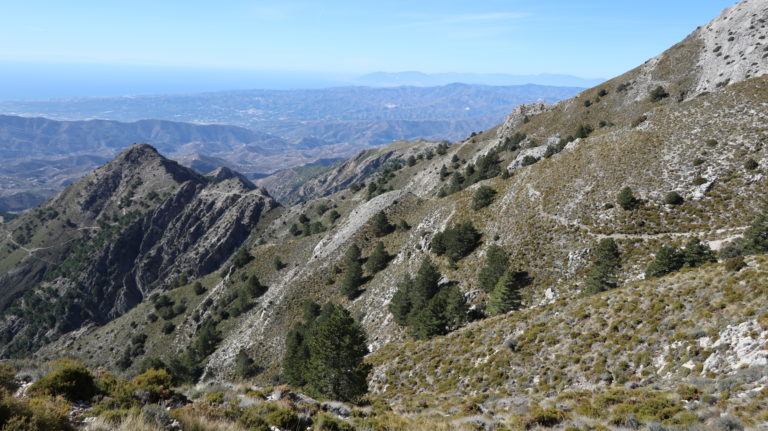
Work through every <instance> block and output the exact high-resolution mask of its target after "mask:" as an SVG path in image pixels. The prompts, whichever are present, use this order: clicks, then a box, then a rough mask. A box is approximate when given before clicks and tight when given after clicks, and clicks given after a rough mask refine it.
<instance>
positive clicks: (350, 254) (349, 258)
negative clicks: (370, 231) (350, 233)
mask: <svg viewBox="0 0 768 431" xmlns="http://www.w3.org/2000/svg"><path fill="white" fill-rule="evenodd" d="M359 261H360V247H358V246H357V245H356V244H352V245H351V246H349V248H348V249H347V253H346V254H345V255H344V263H346V264H349V263H350V262H359Z"/></svg>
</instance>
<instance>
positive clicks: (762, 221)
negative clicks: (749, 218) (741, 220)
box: [741, 206, 768, 254]
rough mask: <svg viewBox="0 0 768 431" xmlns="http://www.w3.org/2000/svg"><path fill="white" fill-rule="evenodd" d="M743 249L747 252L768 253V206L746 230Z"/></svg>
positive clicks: (742, 244)
mask: <svg viewBox="0 0 768 431" xmlns="http://www.w3.org/2000/svg"><path fill="white" fill-rule="evenodd" d="M741 249H742V251H743V252H744V253H745V254H763V253H768V206H766V207H765V209H764V210H763V212H762V214H760V215H759V216H757V218H756V219H755V221H754V222H752V225H751V226H750V227H749V228H748V229H747V230H746V231H745V232H744V239H743V240H742V243H741Z"/></svg>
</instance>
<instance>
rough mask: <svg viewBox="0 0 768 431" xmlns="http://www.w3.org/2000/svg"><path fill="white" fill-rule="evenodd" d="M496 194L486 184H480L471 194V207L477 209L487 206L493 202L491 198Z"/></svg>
mask: <svg viewBox="0 0 768 431" xmlns="http://www.w3.org/2000/svg"><path fill="white" fill-rule="evenodd" d="M495 196H496V190H494V189H492V188H490V187H488V186H480V187H478V189H477V191H475V194H474V196H472V209H473V210H475V211H478V210H480V209H482V208H485V207H487V206H488V205H490V204H491V203H492V202H493V198H494V197H495Z"/></svg>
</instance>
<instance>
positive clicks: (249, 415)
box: [237, 407, 270, 431]
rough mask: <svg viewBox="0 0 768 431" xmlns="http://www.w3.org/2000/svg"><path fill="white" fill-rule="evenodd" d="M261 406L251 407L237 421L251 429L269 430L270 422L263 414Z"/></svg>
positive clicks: (258, 430) (251, 430) (254, 430)
mask: <svg viewBox="0 0 768 431" xmlns="http://www.w3.org/2000/svg"><path fill="white" fill-rule="evenodd" d="M260 410H261V409H260V408H259V407H249V408H247V409H245V410H244V411H243V414H241V415H240V417H239V418H237V422H238V423H239V424H240V425H242V426H244V427H246V428H247V429H248V430H249V431H269V429H270V428H269V423H267V421H266V420H265V419H264V418H263V417H262V416H261V411H260Z"/></svg>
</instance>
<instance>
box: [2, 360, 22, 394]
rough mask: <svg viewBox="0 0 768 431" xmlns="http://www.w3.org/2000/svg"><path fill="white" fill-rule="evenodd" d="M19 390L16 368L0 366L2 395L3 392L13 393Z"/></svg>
mask: <svg viewBox="0 0 768 431" xmlns="http://www.w3.org/2000/svg"><path fill="white" fill-rule="evenodd" d="M18 388H19V382H18V381H16V368H14V367H12V366H10V365H6V364H0V393H2V392H1V391H2V390H5V391H8V392H13V391H15V390H16V389H18Z"/></svg>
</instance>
